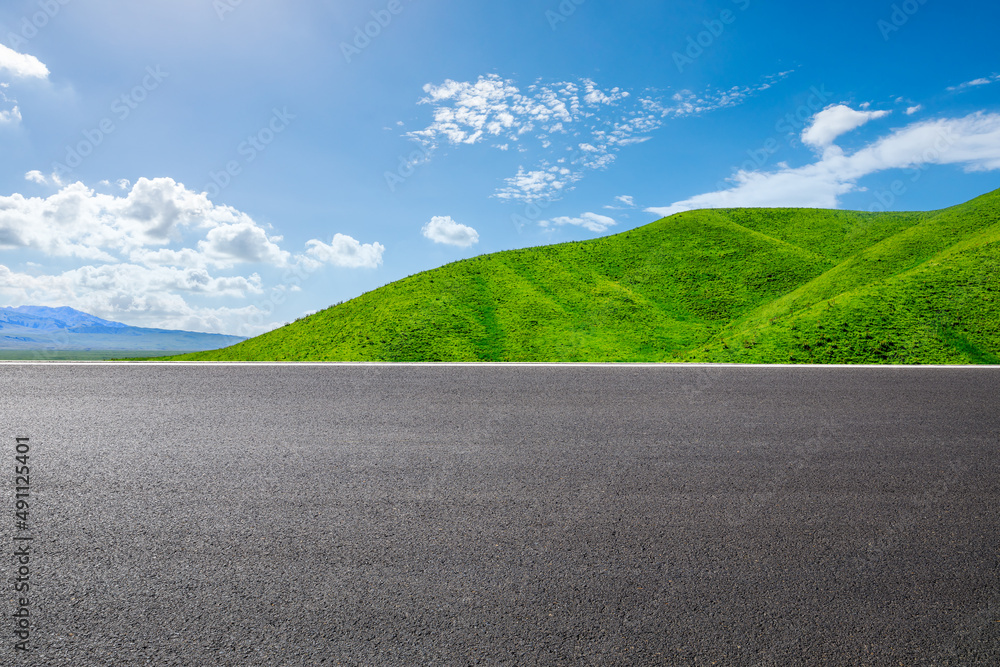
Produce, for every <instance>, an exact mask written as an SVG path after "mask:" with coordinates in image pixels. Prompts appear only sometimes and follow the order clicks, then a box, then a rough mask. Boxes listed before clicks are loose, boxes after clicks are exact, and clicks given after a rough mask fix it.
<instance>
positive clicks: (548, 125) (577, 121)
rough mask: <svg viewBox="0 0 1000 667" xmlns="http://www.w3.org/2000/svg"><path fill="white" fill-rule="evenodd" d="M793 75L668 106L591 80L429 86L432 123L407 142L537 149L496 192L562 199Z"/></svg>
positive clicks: (686, 97)
mask: <svg viewBox="0 0 1000 667" xmlns="http://www.w3.org/2000/svg"><path fill="white" fill-rule="evenodd" d="M787 74H789V72H782V73H781V74H778V75H775V76H772V77H767V78H766V79H765V83H763V84H761V85H759V86H756V87H734V88H730V89H727V90H721V91H708V92H705V93H703V94H700V95H699V94H695V93H693V92H691V91H688V90H684V91H681V92H679V93H676V94H674V95H673V96H672V97H669V98H667V99H661V98H660V96H658V95H650V94H643V95H638V96H637V95H633V94H632V93H631V92H630V91H627V90H622V89H620V88H610V89H601V88H600V87H598V85H597V84H596V83H595V82H594V81H592V80H590V79H582V80H580V81H577V82H572V81H564V82H555V83H543V82H540V81H539V82H536V83H534V84H531V85H529V86H527V87H526V88H523V89H522V88H521V87H519V86H518V85H516V84H515V83H514V81H512V80H510V79H503V78H501V77H499V76H497V75H495V74H490V75H486V76H480V77H479V78H478V79H477V80H476V81H465V82H462V81H453V80H451V79H448V80H446V81H445V82H444V83H442V84H440V85H434V84H427V85H425V86H424V92H425V93H426V96H425V97H424V98H422V99H421V100H420V104H422V105H428V106H430V107H431V116H432V121H431V123H430V124H429V125H427V126H426V127H425V128H424V129H421V130H415V131H412V132H408V133H406V135H405V136H406V137H408V138H410V139H413V140H416V141H418V142H420V143H421V144H423V146H424V147H425V149H426V150H428V151H432V150H433V149H435V148H437V147H438V146H439V145H441V144H450V145H454V146H461V145H469V144H477V143H481V142H488V143H489V144H490V145H492V146H493V147H495V148H498V149H500V150H507V149H508V148H509V147H510V145H511V144H515V145H517V149H518V151H519V152H527V151H528V150H529V149H528V148H527V147H526V146H525V144H533V145H534V146H535V150H540V151H542V154H543V156H542V157H540V159H539V160H538V162H537V164H536V165H535V166H534V168H528V169H525V167H524V166H521V167H520V168H519V171H518V174H517V175H516V176H512V177H510V178H507V179H505V182H506V185H505V186H504V187H501V188H499V189H498V190H497V192H496V193H495V196H496V197H498V198H500V199H507V200H514V201H520V202H525V203H528V202H533V201H538V200H540V199H551V198H554V197H558V196H559V195H561V194H562V193H564V192H566V191H567V190H568V189H569V188H568V186H570V185H571V184H572V183H575V182H576V181H578V180H580V179H581V178H583V176H584V174H585V173H586V172H587V171H589V170H594V169H604V168H606V167H608V166H609V165H610V164H611V163H612V162H613V161H614V159H615V154H616V153H617V152H618V151H620V150H621V149H622V148H623V147H625V146H629V145H633V144H637V143H642V142H644V141H648V140H649V139H650V138H651V137H650V136H649V134H650V133H652V132H654V131H656V130H658V129H659V128H660V127H662V125H663V123H664V122H665V121H666V120H667V119H669V118H676V117H681V116H688V115H696V114H702V113H707V112H709V111H713V110H715V109H721V108H725V107H730V106H735V105H737V104H740V103H742V102H743V101H744V100H745V99H746V98H747V97H749V96H750V95H752V94H754V93H756V92H758V91H761V90H765V89H767V88H769V87H770V86H771V85H772V83H773V82H774V81H775V80H777V79H779V78H782V77H784V76H786V75H787ZM563 160H565V162H563ZM552 162H560V164H563V165H564V166H563V167H561V168H566V169H567V170H568V171H567V173H565V174H563V173H553V172H552V170H551V169H550V164H551V163H552Z"/></svg>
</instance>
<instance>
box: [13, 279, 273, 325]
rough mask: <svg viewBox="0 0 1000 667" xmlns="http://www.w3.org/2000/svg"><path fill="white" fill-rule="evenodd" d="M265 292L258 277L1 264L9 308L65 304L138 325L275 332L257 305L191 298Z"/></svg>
mask: <svg viewBox="0 0 1000 667" xmlns="http://www.w3.org/2000/svg"><path fill="white" fill-rule="evenodd" d="M262 291H263V289H262V284H261V279H260V277H259V276H258V275H257V274H253V275H251V276H249V277H243V276H232V277H213V276H210V275H209V274H208V272H207V271H205V270H204V269H178V268H168V267H157V268H149V267H143V266H137V265H134V264H117V265H105V266H82V267H79V268H75V269H72V270H69V271H65V272H63V273H60V274H56V275H36V274H34V273H19V272H16V271H13V270H12V269H10V268H9V267H7V266H6V265H3V264H0V294H3V297H4V300H5V301H6V302H8V303H12V304H16V305H37V304H58V305H65V306H70V307H72V308H77V309H78V310H82V311H84V312H88V313H92V314H94V315H97V316H98V317H104V318H107V319H111V320H127V321H128V323H129V324H132V325H135V326H147V327H156V328H168V329H185V330H190V331H207V332H212V333H236V332H240V331H246V332H248V333H253V334H256V333H261V332H263V331H266V330H267V329H269V328H273V324H272V323H270V322H266V318H264V317H263V313H262V311H261V309H260V308H258V307H257V306H254V305H250V306H243V307H239V308H233V307H227V306H202V307H194V306H192V305H190V304H189V303H188V300H187V299H186V298H185V296H190V295H198V296H204V297H206V298H211V299H216V300H220V299H227V298H230V299H242V298H245V297H247V296H248V295H256V294H260V293H262ZM265 322H266V324H265Z"/></svg>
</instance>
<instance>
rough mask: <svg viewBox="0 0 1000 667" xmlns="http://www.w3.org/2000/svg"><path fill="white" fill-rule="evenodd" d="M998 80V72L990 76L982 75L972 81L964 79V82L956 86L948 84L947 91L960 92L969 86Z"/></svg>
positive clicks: (999, 78)
mask: <svg viewBox="0 0 1000 667" xmlns="http://www.w3.org/2000/svg"><path fill="white" fill-rule="evenodd" d="M997 81H1000V74H991V75H990V76H983V77H980V78H978V79H973V80H972V81H966V82H965V83H960V84H958V85H957V86H949V87H948V92H951V93H954V92H960V91H964V90H968V89H969V88H976V87H978V86H988V85H989V84H991V83H996V82H997Z"/></svg>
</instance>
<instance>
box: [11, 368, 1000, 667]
mask: <svg viewBox="0 0 1000 667" xmlns="http://www.w3.org/2000/svg"><path fill="white" fill-rule="evenodd" d="M0 395H2V396H3V411H2V414H0V435H2V438H3V448H2V452H0V457H2V458H0V465H2V466H3V469H4V470H5V472H4V473H3V474H2V475H0V479H2V480H3V481H2V484H3V485H4V488H3V489H2V498H3V501H2V504H0V507H2V508H3V510H4V513H5V514H7V515H8V518H6V519H0V526H2V533H0V537H2V539H3V549H4V551H6V552H7V553H10V554H18V553H20V554H22V556H16V555H14V556H10V557H8V558H5V559H3V561H2V562H0V573H2V574H3V578H4V580H5V584H4V586H5V588H4V596H3V598H2V599H3V600H4V601H5V603H6V609H5V612H4V614H3V616H4V620H3V621H0V623H2V624H3V625H4V626H6V627H2V628H0V630H2V635H0V636H2V637H3V645H2V646H0V664H5V665H6V664H14V665H46V666H52V665H144V664H151V665H338V664H342V665H467V664H468V665H471V664H484V665H498V664H508V665H536V664H537V665H559V664H567V665H569V664H572V665H711V664H719V665H899V664H903V665H971V664H983V665H996V664H1000V577H998V575H1000V551H998V549H1000V503H998V501H1000V492H998V489H1000V451H998V449H1000V369H997V368H952V369H942V368H920V369H917V368H885V367H883V368H808V367H785V368H769V367H758V368H747V367H675V366H659V367H652V366H506V367H503V366H475V365H469V366H419V365H412V366H395V365H385V366H378V365H284V366H280V365H183V364H174V365H145V364H135V365H126V364H117V365H99V364H33V365H32V364H2V365H0ZM17 437H20V438H26V439H27V440H21V441H20V442H21V444H22V445H26V446H27V448H28V450H29V451H30V453H29V454H28V456H29V457H30V458H29V459H28V463H29V464H30V480H21V486H22V487H23V486H24V484H23V482H25V481H27V482H28V485H29V489H28V490H27V492H26V493H27V500H28V504H27V509H26V510H25V511H26V512H27V514H24V515H21V516H20V517H19V516H17V514H16V512H17V511H18V510H17V507H16V505H15V494H16V493H17V492H18V490H17V489H16V488H15V486H16V485H17V484H18V483H17V482H16V481H15V466H17V465H21V464H20V463H18V462H17V461H16V459H15V457H16V456H17V450H16V446H17V443H18V441H17V440H15V438H17ZM23 449H24V448H23V447H22V450H23ZM21 493H22V495H24V494H25V491H24V490H23V489H22V491H21ZM24 499H25V498H22V500H24ZM22 519H26V520H24V521H21V520H22ZM18 521H21V525H20V526H19V525H18ZM26 538H30V540H29V539H26ZM25 544H28V545H29V546H28V547H27V548H25V547H24V545H25ZM25 549H27V552H28V554H29V555H28V556H23V554H24V551H25ZM19 550H20V551H19ZM19 558H20V559H21V560H19ZM23 559H26V564H23V565H22V561H23ZM22 567H25V568H27V570H23V569H21V568H22ZM19 579H20V580H21V583H28V584H29V586H30V588H29V591H28V593H27V594H25V593H18V592H16V591H15V585H16V584H17V583H18V581H19ZM22 597H23V598H24V599H23V600H22ZM24 610H26V612H25V611H24ZM25 613H27V617H28V619H29V620H28V621H27V630H26V631H25V630H24V629H23V628H19V626H18V623H19V619H18V618H17V617H15V616H14V614H20V615H21V617H22V618H23V617H24V614H25ZM19 630H20V631H21V632H22V634H23V635H27V637H28V639H27V640H23V639H22V638H20V637H18V636H17V635H16V634H15V632H16V631H19ZM19 641H27V642H28V644H27V645H26V646H28V647H29V648H30V651H29V652H23V651H18V650H16V648H15V644H16V643H17V642H19Z"/></svg>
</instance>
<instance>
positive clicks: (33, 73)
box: [0, 44, 49, 79]
mask: <svg viewBox="0 0 1000 667" xmlns="http://www.w3.org/2000/svg"><path fill="white" fill-rule="evenodd" d="M0 73H6V74H9V75H11V76H14V77H17V78H19V79H46V78H48V76H49V68H48V67H46V66H45V65H44V64H43V63H42V61H40V60H39V59H38V58H36V57H35V56H29V55H27V54H24V53H18V52H17V51H15V50H14V49H12V48H10V47H7V46H4V45H3V44H0Z"/></svg>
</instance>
